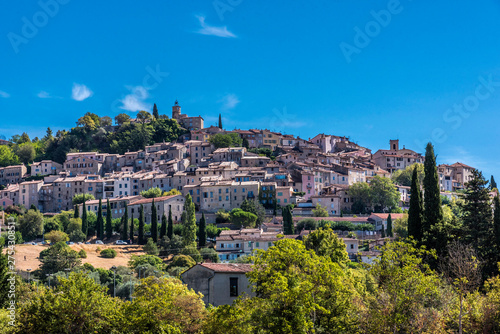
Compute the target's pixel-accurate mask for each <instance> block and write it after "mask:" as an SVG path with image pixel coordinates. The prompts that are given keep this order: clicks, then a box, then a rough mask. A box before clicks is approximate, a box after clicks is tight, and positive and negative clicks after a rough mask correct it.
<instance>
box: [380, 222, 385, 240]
mask: <svg viewBox="0 0 500 334" xmlns="http://www.w3.org/2000/svg"><path fill="white" fill-rule="evenodd" d="M381 237H382V238H385V229H384V224H382V235H381Z"/></svg>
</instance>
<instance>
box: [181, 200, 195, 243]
mask: <svg viewBox="0 0 500 334" xmlns="http://www.w3.org/2000/svg"><path fill="white" fill-rule="evenodd" d="M184 212H185V214H184V215H183V217H182V218H183V219H182V227H183V228H182V239H183V241H184V246H191V245H193V244H195V243H196V214H195V206H194V203H193V199H192V198H191V195H190V194H187V195H186V200H185V201H184Z"/></svg>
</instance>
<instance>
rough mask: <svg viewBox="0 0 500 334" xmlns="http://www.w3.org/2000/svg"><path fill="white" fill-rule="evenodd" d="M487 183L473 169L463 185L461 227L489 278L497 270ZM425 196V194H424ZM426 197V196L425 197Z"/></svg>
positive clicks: (480, 174)
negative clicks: (469, 177) (470, 177)
mask: <svg viewBox="0 0 500 334" xmlns="http://www.w3.org/2000/svg"><path fill="white" fill-rule="evenodd" d="M487 184H488V181H486V180H485V179H484V177H483V174H482V173H481V172H480V171H478V170H477V169H474V170H473V171H472V179H470V181H469V182H467V183H466V184H465V187H466V188H465V194H464V195H463V198H464V204H463V206H462V210H463V212H464V216H463V217H462V220H463V227H464V230H465V233H466V237H465V240H466V242H468V243H470V244H471V245H472V247H473V248H474V249H475V250H476V251H477V253H478V255H479V256H480V257H481V258H482V259H483V261H484V272H483V273H484V275H486V277H489V276H491V275H492V274H493V273H494V272H496V270H497V266H496V261H495V259H496V258H497V255H496V254H495V251H494V249H493V247H491V245H494V242H495V240H494V230H493V219H492V218H493V217H492V212H491V201H490V196H489V189H488V188H487ZM426 194H427V193H426ZM426 196H427V195H426Z"/></svg>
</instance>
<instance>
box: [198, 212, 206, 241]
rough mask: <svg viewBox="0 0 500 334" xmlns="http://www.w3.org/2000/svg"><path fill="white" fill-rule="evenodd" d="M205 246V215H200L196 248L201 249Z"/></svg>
mask: <svg viewBox="0 0 500 334" xmlns="http://www.w3.org/2000/svg"><path fill="white" fill-rule="evenodd" d="M206 244H207V222H206V220H205V214H204V213H202V214H201V219H200V226H198V247H200V248H203V247H205V245H206Z"/></svg>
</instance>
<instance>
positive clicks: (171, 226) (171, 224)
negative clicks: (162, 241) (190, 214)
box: [167, 210, 174, 240]
mask: <svg viewBox="0 0 500 334" xmlns="http://www.w3.org/2000/svg"><path fill="white" fill-rule="evenodd" d="M173 236H174V221H173V220H172V210H168V228H167V237H168V238H169V239H170V240H172V237H173Z"/></svg>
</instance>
